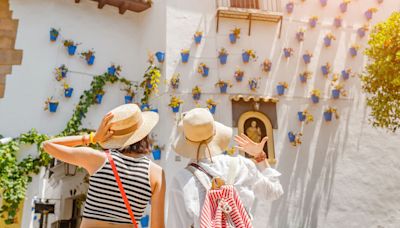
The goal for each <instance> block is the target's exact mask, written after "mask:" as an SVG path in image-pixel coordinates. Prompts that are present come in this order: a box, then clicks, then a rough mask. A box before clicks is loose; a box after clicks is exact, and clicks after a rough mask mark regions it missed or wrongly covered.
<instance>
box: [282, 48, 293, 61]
mask: <svg viewBox="0 0 400 228" xmlns="http://www.w3.org/2000/svg"><path fill="white" fill-rule="evenodd" d="M293 52H294V50H293V48H283V55H284V56H285V58H286V59H288V58H290V56H292V54H293Z"/></svg>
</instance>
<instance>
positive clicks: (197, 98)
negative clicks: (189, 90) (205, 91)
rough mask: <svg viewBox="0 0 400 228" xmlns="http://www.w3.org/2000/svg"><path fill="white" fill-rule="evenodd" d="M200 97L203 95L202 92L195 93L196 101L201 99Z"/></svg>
mask: <svg viewBox="0 0 400 228" xmlns="http://www.w3.org/2000/svg"><path fill="white" fill-rule="evenodd" d="M200 97H201V93H196V94H193V99H194V100H195V101H198V100H200Z"/></svg>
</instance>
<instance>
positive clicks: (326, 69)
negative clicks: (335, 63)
mask: <svg viewBox="0 0 400 228" xmlns="http://www.w3.org/2000/svg"><path fill="white" fill-rule="evenodd" d="M321 71H322V75H324V76H325V77H327V76H328V75H329V74H330V73H331V64H330V63H329V62H327V63H326V64H325V65H323V66H321Z"/></svg>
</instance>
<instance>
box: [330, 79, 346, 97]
mask: <svg viewBox="0 0 400 228" xmlns="http://www.w3.org/2000/svg"><path fill="white" fill-rule="evenodd" d="M340 95H342V96H347V92H346V91H345V90H344V85H343V84H342V83H339V82H335V83H333V84H332V98H333V99H339V98H340Z"/></svg>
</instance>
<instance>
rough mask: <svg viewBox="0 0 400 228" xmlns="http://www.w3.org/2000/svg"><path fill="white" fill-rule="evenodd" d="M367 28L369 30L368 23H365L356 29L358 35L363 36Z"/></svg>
mask: <svg viewBox="0 0 400 228" xmlns="http://www.w3.org/2000/svg"><path fill="white" fill-rule="evenodd" d="M368 30H369V25H368V24H365V25H364V26H362V27H360V28H358V29H357V34H358V37H360V38H363V37H364V36H365V34H366V32H368Z"/></svg>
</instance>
